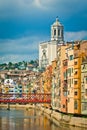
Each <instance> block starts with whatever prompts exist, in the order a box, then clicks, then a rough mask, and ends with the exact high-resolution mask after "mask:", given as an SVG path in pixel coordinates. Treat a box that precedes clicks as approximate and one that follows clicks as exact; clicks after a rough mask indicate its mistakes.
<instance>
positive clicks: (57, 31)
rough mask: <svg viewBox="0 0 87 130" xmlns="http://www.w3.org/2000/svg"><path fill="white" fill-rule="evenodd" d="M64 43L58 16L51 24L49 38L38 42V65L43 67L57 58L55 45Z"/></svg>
mask: <svg viewBox="0 0 87 130" xmlns="http://www.w3.org/2000/svg"><path fill="white" fill-rule="evenodd" d="M63 43H64V33H63V26H62V24H61V23H60V22H59V20H58V18H56V21H55V22H54V23H53V24H52V26H51V40H50V41H47V42H42V43H40V44H39V67H40V68H45V67H46V66H48V65H51V64H52V61H53V60H54V59H55V58H57V46H58V45H61V44H63Z"/></svg>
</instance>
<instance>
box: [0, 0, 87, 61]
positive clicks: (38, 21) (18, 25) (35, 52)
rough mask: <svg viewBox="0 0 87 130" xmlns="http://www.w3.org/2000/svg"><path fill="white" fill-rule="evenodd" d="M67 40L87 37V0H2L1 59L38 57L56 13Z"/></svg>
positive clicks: (0, 17)
mask: <svg viewBox="0 0 87 130" xmlns="http://www.w3.org/2000/svg"><path fill="white" fill-rule="evenodd" d="M57 16H58V19H59V21H60V23H62V25H63V26H64V40H65V42H66V41H72V40H87V0H0V63H8V62H19V61H30V60H36V59H38V56H39V43H41V42H44V41H49V40H50V39H51V37H50V35H51V34H50V33H51V32H50V29H51V25H52V24H53V23H54V22H55V20H56V17H57Z"/></svg>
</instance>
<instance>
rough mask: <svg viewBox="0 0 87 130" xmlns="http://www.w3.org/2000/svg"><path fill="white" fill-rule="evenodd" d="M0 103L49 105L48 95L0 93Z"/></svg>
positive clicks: (49, 98)
mask: <svg viewBox="0 0 87 130" xmlns="http://www.w3.org/2000/svg"><path fill="white" fill-rule="evenodd" d="M0 103H51V94H49V93H35V94H34V93H28V94H26V93H22V94H18V93H12V94H6V93H4V94H3V93H0Z"/></svg>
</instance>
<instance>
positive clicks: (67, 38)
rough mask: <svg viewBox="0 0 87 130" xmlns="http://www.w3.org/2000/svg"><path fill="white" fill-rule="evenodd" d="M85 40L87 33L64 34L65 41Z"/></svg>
mask: <svg viewBox="0 0 87 130" xmlns="http://www.w3.org/2000/svg"><path fill="white" fill-rule="evenodd" d="M84 39H87V31H79V32H65V41H72V40H84Z"/></svg>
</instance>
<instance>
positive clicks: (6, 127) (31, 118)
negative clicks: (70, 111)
mask: <svg viewBox="0 0 87 130" xmlns="http://www.w3.org/2000/svg"><path fill="white" fill-rule="evenodd" d="M0 130H86V128H79V127H71V126H63V125H60V124H59V125H57V124H56V123H54V122H53V121H52V120H50V119H48V118H47V117H46V116H45V115H44V114H42V113H41V112H40V111H38V110H35V109H29V110H23V109H20V110H19V109H18V110H17V109H11V110H6V109H0Z"/></svg>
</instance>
